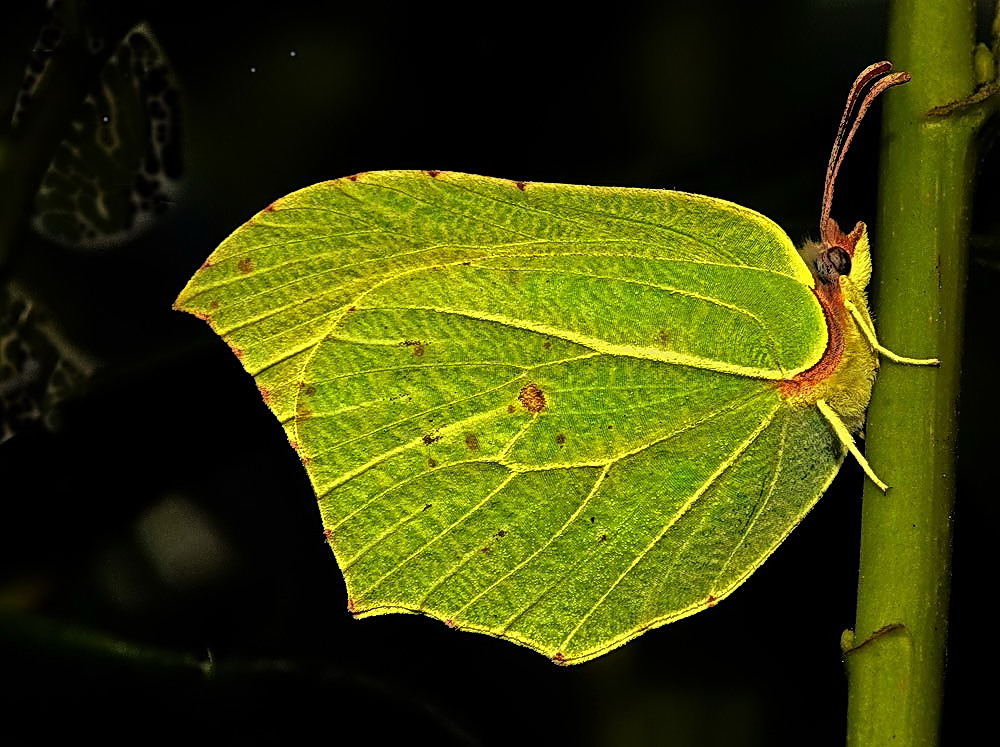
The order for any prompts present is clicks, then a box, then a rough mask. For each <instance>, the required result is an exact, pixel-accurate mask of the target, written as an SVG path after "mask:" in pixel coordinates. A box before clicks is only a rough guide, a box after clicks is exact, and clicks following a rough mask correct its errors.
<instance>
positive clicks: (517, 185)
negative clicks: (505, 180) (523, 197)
mask: <svg viewBox="0 0 1000 747" xmlns="http://www.w3.org/2000/svg"><path fill="white" fill-rule="evenodd" d="M514 186H515V187H517V188H518V189H519V190H521V191H522V192H523V191H524V188H525V187H527V186H528V183H527V182H514Z"/></svg>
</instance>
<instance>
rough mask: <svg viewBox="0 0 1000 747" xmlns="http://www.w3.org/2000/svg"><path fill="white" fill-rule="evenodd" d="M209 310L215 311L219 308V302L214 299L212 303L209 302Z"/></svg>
mask: <svg viewBox="0 0 1000 747" xmlns="http://www.w3.org/2000/svg"><path fill="white" fill-rule="evenodd" d="M208 308H210V309H213V310H214V309H217V308H219V302H218V300H216V299H214V298H213V299H212V300H211V301H209V302H208Z"/></svg>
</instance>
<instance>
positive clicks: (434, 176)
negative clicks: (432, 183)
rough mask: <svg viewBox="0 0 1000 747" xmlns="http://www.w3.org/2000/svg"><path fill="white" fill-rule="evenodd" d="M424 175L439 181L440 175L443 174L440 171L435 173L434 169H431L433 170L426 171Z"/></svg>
mask: <svg viewBox="0 0 1000 747" xmlns="http://www.w3.org/2000/svg"><path fill="white" fill-rule="evenodd" d="M424 173H425V174H427V176H429V177H430V178H431V179H437V177H438V174H440V173H441V172H440V171H434V170H433V169H431V170H428V171H425V172H424Z"/></svg>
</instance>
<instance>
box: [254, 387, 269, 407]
mask: <svg viewBox="0 0 1000 747" xmlns="http://www.w3.org/2000/svg"><path fill="white" fill-rule="evenodd" d="M257 389H258V390H259V391H260V396H261V397H263V399H264V404H266V405H269V404H271V390H270V389H268V388H267V387H266V386H260V385H259V384H258V385H257Z"/></svg>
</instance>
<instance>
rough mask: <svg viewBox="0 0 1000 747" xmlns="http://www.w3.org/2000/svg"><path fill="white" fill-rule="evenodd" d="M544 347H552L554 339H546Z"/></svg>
mask: <svg viewBox="0 0 1000 747" xmlns="http://www.w3.org/2000/svg"><path fill="white" fill-rule="evenodd" d="M542 347H543V348H545V349H546V350H548V349H549V348H551V347H552V341H551V340H546V341H545V342H543V343H542Z"/></svg>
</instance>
